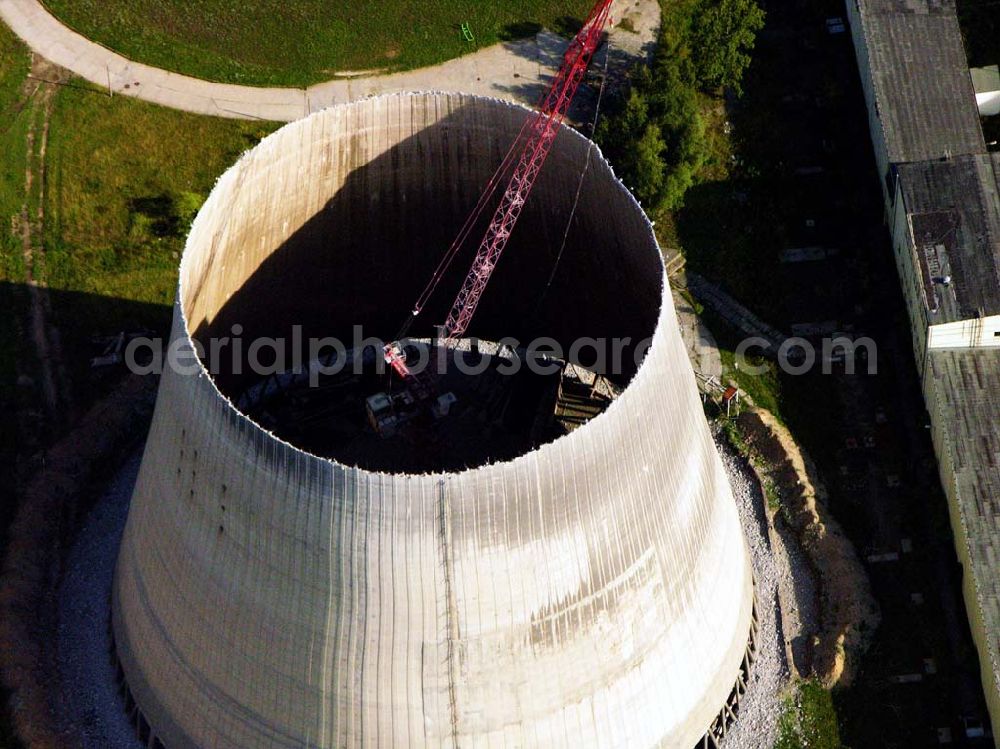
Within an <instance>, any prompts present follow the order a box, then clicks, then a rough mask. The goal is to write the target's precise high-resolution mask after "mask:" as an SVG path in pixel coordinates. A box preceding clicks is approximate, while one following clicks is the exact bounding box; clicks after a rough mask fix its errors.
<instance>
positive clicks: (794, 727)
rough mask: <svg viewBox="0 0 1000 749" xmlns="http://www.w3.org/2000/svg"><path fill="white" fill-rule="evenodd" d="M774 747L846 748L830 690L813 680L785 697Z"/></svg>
mask: <svg viewBox="0 0 1000 749" xmlns="http://www.w3.org/2000/svg"><path fill="white" fill-rule="evenodd" d="M774 749H842V745H841V743H840V731H839V729H838V728H837V714H836V712H834V709H833V700H832V698H831V697H830V693H829V692H827V691H826V690H825V689H823V687H821V686H819V685H818V684H817V683H816V682H813V681H804V682H801V683H800V684H798V685H796V686H795V687H794V691H793V693H792V694H790V695H789V696H788V697H787V698H786V699H785V704H784V713H783V714H782V716H781V720H780V721H779V723H778V740H777V741H776V742H775V744H774Z"/></svg>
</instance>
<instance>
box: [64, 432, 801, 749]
mask: <svg viewBox="0 0 1000 749" xmlns="http://www.w3.org/2000/svg"><path fill="white" fill-rule="evenodd" d="M716 441H717V444H718V446H719V451H720V453H721V455H722V460H723V464H724V465H725V468H726V472H727V474H728V476H729V481H730V485H731V486H732V489H733V495H734V497H735V498H736V502H737V505H738V507H739V511H740V516H741V518H742V521H743V527H744V529H745V532H746V538H747V544H748V546H749V549H750V555H751V559H752V563H753V568H754V575H755V578H756V585H757V608H758V615H759V619H760V622H759V631H758V649H757V660H756V661H755V662H754V665H753V668H752V669H751V674H750V685H749V688H748V690H747V693H746V695H745V696H744V698H743V702H742V704H741V706H740V715H739V718H738V719H737V720H736V722H735V723H734V724H733V725H732V726H731V727H730V729H729V732H728V733H727V735H726V737H725V738H724V739H723V741H722V744H721V747H722V749H771V747H772V746H773V745H774V742H775V739H776V738H777V732H778V720H779V718H780V716H781V697H782V694H783V692H784V691H785V689H786V687H787V686H788V683H789V678H790V676H789V668H788V663H787V661H786V657H785V648H784V644H783V634H782V631H781V615H780V611H779V602H778V588H779V586H780V587H781V589H782V591H783V592H784V594H785V597H786V598H787V596H788V594H789V592H797V593H798V594H797V595H796V596H795V598H793V600H795V599H798V600H803V599H806V600H807V599H809V598H811V595H812V587H811V586H812V575H811V572H810V571H809V570H808V569H806V568H805V567H806V565H807V563H806V561H805V560H804V557H803V555H802V554H800V553H797V550H796V549H795V548H794V546H793V545H790V548H788V549H779V550H777V552H775V551H773V550H772V548H771V544H770V541H769V536H768V532H767V518H766V514H765V512H766V511H765V506H766V505H765V503H766V500H765V498H764V497H763V495H762V494H761V492H760V491H759V488H758V486H757V484H756V482H755V481H754V480H753V477H752V474H751V473H750V470H751V469H750V468H749V467H748V466H747V464H746V462H745V461H744V460H743V459H742V458H740V457H738V456H737V455H736V454H735V453H734V452H733V450H732V448H731V447H729V445H728V444H727V443H726V442H725V439H724V437H721V436H719V435H717V437H716ZM141 455H142V453H141V451H137V452H136V453H135V454H134V455H133V456H132V457H131V458H129V459H128V461H126V463H125V464H124V466H123V467H122V469H121V470H120V471H119V472H118V474H117V475H116V476H115V477H114V479H113V480H112V481H111V482H110V484H109V485H108V487H107V490H106V491H105V493H104V495H103V497H102V498H101V500H100V501H99V502H98V503H97V505H95V507H94V509H93V510H92V511H91V513H90V515H89V516H88V517H87V520H86V522H85V524H84V527H83V528H82V529H81V531H80V533H79V535H78V537H77V540H76V543H75V544H74V546H73V548H72V550H71V551H70V555H69V558H68V561H67V565H66V574H65V576H64V579H63V582H62V585H61V587H60V590H59V611H60V623H59V637H58V648H59V660H60V672H61V677H62V685H61V688H62V693H63V699H62V709H63V719H64V721H65V722H64V725H70V726H74V727H76V732H77V733H78V737H77V738H78V740H79V746H81V747H83V748H84V749H140V747H141V745H140V744H139V742H138V741H137V740H136V738H135V736H134V734H133V732H132V729H131V727H130V726H129V724H128V721H127V720H126V719H125V710H124V704H123V702H122V700H121V698H120V697H119V696H118V692H117V687H116V684H115V680H114V677H115V674H114V668H113V667H112V664H111V658H110V655H109V653H110V647H111V638H110V633H109V614H108V612H109V610H110V595H111V581H112V578H113V576H114V567H115V560H116V557H117V553H118V545H119V542H120V540H121V534H122V531H123V529H124V527H125V519H126V517H127V516H128V506H129V499H130V496H131V492H132V487H133V486H134V484H135V479H136V476H137V474H138V471H139V464H140V460H141ZM779 538H780V537H779ZM806 608H807V607H806ZM802 624H803V625H805V627H806V629H805V630H802V631H807V629H808V625H809V624H811V623H810V622H803V623H802ZM800 633H801V632H796V635H798V634H800Z"/></svg>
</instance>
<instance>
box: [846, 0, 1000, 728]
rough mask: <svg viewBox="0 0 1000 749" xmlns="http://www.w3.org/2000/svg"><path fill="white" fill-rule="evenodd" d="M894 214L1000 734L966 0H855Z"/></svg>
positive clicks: (996, 584) (998, 354)
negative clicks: (962, 23)
mask: <svg viewBox="0 0 1000 749" xmlns="http://www.w3.org/2000/svg"><path fill="white" fill-rule="evenodd" d="M847 12H848V15H849V18H850V24H851V30H852V35H853V40H854V46H855V51H856V55H857V60H858V66H859V68H860V72H861V81H862V86H863V88H864V92H865V98H866V101H867V105H868V112H869V118H870V129H871V138H872V143H873V145H874V149H875V160H876V162H877V165H878V168H879V175H880V176H881V178H882V189H883V195H884V198H885V207H886V219H887V221H888V223H889V227H890V230H891V234H892V244H893V251H894V254H895V259H896V265H897V268H898V271H899V277H900V282H901V285H902V288H903V292H904V296H905V298H906V304H907V307H908V311H909V315H910V322H911V328H912V335H913V348H914V353H915V356H916V360H917V365H918V368H919V370H920V374H921V379H922V382H923V391H924V399H925V402H926V405H927V410H928V412H929V415H930V427H931V430H932V435H933V440H934V448H935V451H936V453H937V459H938V465H939V471H940V476H941V482H942V484H943V486H944V489H945V493H946V494H947V497H948V504H949V512H950V515H951V525H952V529H953V531H954V535H955V544H956V548H957V552H958V557H959V560H960V561H961V563H962V566H963V591H964V597H965V604H966V608H967V610H968V613H969V620H970V623H971V627H972V633H973V639H974V640H975V644H976V648H977V650H978V656H979V660H980V665H981V672H982V680H983V686H984V690H985V693H986V700H987V704H988V706H989V711H990V717H991V720H992V724H993V734H994V736H995V737H1000V197H998V194H1000V179H998V176H1000V158H998V154H995V153H990V152H989V151H988V149H987V146H986V143H985V142H984V138H983V132H982V127H981V123H980V120H979V108H978V105H977V101H976V89H975V88H974V85H973V78H972V76H971V75H970V71H969V68H968V64H967V61H966V55H965V51H964V48H963V44H962V36H961V31H960V28H959V24H958V17H957V13H956V8H955V3H954V0H848V1H847Z"/></svg>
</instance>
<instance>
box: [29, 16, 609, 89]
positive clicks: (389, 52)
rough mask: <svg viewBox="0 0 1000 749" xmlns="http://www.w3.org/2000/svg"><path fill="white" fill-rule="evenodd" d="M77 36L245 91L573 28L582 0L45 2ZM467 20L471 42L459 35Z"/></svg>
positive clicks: (433, 58) (438, 57)
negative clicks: (241, 86)
mask: <svg viewBox="0 0 1000 749" xmlns="http://www.w3.org/2000/svg"><path fill="white" fill-rule="evenodd" d="M45 4H46V6H47V7H48V8H49V9H50V10H51V11H52V12H53V13H54V14H55V15H57V16H58V17H59V18H60V19H62V20H63V21H64V22H65V23H66V24H68V25H69V26H71V27H73V28H74V29H76V30H77V31H79V32H80V33H82V34H83V35H84V36H87V37H89V38H90V39H93V40H95V41H97V42H100V43H101V44H104V45H105V46H107V47H110V48H111V49H113V50H115V51H117V52H120V53H121V54H123V55H125V56H126V57H130V58H132V59H134V60H137V61H139V62H144V63H149V64H151V65H157V66H160V67H163V68H167V69H169V70H175V71H178V72H181V73H187V74H189V75H193V76H197V77H199V78H207V79H209V80H216V81H225V82H227V83H246V84H254V85H279V86H301V85H308V84H311V83H317V82H319V81H323V80H327V79H329V78H332V77H333V75H334V73H336V72H337V71H343V70H368V69H381V68H388V69H392V70H399V69H407V68H415V67H421V66H423V65H431V64H434V63H438V62H442V61H444V60H447V59H450V58H453V57H458V56H459V55H463V54H465V53H467V52H471V51H474V50H476V49H478V48H480V47H482V46H486V45H490V44H493V43H495V42H498V41H500V40H503V39H510V38H513V37H517V36H524V35H526V34H528V33H533V31H535V30H537V29H538V28H539V27H540V26H546V27H548V28H553V29H557V30H565V29H566V28H567V27H568V28H572V27H573V22H574V20H576V21H581V20H583V18H584V17H585V16H586V14H587V12H588V11H589V10H590V7H591V5H592V2H591V0H504V1H503V2H482V1H481V0H480V1H479V2H458V1H457V0H411V1H410V2H401V1H400V0H349V1H347V2H345V1H344V0H341V1H340V2H329V0H323V1H321V0H298V2H295V3H287V2H282V1H281V0H250V1H249V2H233V0H200V1H199V2H190V1H189V0H46V1H45ZM464 22H468V23H469V25H470V26H471V29H472V33H473V34H474V36H475V42H472V43H470V42H467V41H465V40H464V39H463V37H462V32H461V25H462V23H464Z"/></svg>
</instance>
